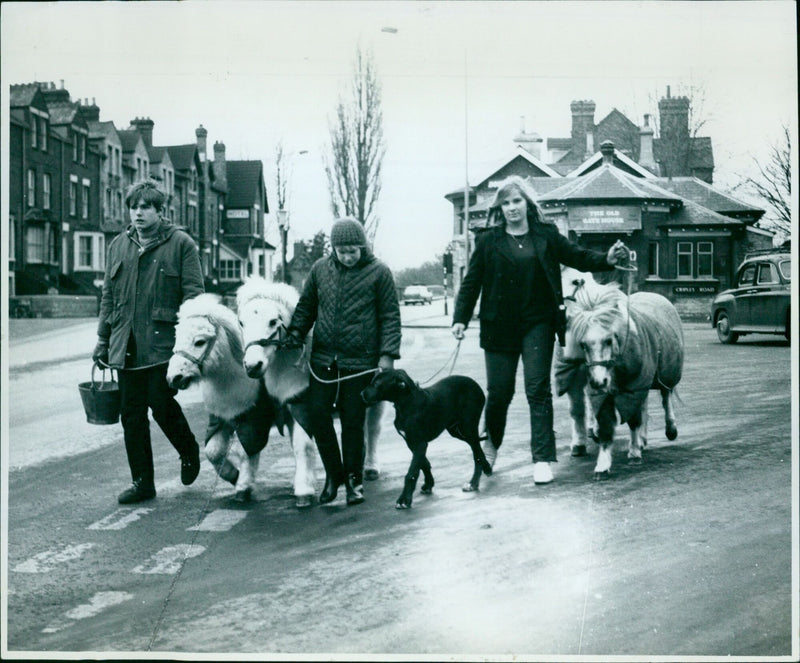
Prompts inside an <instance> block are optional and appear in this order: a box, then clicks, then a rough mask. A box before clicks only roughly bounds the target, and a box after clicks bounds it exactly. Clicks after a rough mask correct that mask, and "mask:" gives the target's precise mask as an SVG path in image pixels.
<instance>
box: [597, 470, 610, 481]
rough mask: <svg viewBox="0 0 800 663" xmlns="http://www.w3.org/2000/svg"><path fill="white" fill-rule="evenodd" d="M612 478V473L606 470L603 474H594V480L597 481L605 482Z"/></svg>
mask: <svg viewBox="0 0 800 663" xmlns="http://www.w3.org/2000/svg"><path fill="white" fill-rule="evenodd" d="M610 478H611V472H610V471H609V470H605V471H603V472H595V473H594V480H595V481H605V480H606V479H610Z"/></svg>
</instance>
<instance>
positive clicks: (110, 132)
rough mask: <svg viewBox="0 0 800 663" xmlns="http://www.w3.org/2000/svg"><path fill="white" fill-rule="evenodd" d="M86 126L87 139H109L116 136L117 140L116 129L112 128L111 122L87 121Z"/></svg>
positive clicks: (112, 123)
mask: <svg viewBox="0 0 800 663" xmlns="http://www.w3.org/2000/svg"><path fill="white" fill-rule="evenodd" d="M87 124H88V126H89V138H109V137H113V136H117V138H118V139H119V136H118V134H117V128H116V127H115V126H114V122H113V121H112V120H107V121H104V122H94V121H89V122H87Z"/></svg>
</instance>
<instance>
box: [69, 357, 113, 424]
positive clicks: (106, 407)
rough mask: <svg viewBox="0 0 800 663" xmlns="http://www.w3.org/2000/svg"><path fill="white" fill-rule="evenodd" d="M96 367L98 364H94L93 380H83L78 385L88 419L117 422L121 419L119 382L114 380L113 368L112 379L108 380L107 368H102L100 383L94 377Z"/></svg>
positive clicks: (96, 421)
mask: <svg viewBox="0 0 800 663" xmlns="http://www.w3.org/2000/svg"><path fill="white" fill-rule="evenodd" d="M96 368H97V364H92V380H91V382H81V383H80V384H79V385H78V391H79V392H80V394H81V400H82V401H83V409H84V410H85V412H86V421H88V422H89V423H90V424H98V425H106V424H115V423H117V422H118V421H119V409H120V407H119V403H120V397H119V383H118V382H117V381H116V380H114V374H113V372H112V371H111V369H110V370H109V373H110V374H111V380H109V381H108V382H106V370H105V369H102V371H103V377H102V382H100V383H98V382H97V381H96V380H95V379H94V372H95V369H96Z"/></svg>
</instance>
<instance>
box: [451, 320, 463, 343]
mask: <svg viewBox="0 0 800 663" xmlns="http://www.w3.org/2000/svg"><path fill="white" fill-rule="evenodd" d="M465 329H466V326H465V325H464V323H463V322H457V323H456V324H454V325H453V326H452V327H451V328H450V331H451V333H452V334H453V336H455V337H456V338H457V339H458V340H459V341H460V340H461V339H462V338H464V330H465Z"/></svg>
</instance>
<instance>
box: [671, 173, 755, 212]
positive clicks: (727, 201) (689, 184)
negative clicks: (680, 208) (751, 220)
mask: <svg viewBox="0 0 800 663" xmlns="http://www.w3.org/2000/svg"><path fill="white" fill-rule="evenodd" d="M656 183H657V184H658V186H660V187H661V188H662V189H666V190H667V191H672V192H673V193H675V194H677V195H679V196H680V197H681V198H686V199H688V200H692V201H694V202H696V203H698V204H700V205H702V206H703V207H705V208H707V209H710V210H714V211H715V212H719V213H720V214H725V213H728V214H735V213H742V212H745V213H747V212H749V213H752V214H758V216H759V217H761V216H762V215H763V214H764V210H763V209H759V208H758V207H753V206H752V205H748V204H747V203H744V202H742V201H741V200H738V199H737V198H734V197H733V196H731V195H729V194H727V193H724V192H722V191H719V190H718V189H715V188H714V187H712V186H711V185H710V184H707V183H706V182H703V180H700V179H698V178H696V177H673V178H671V179H670V178H667V177H659V178H657V179H656Z"/></svg>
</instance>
